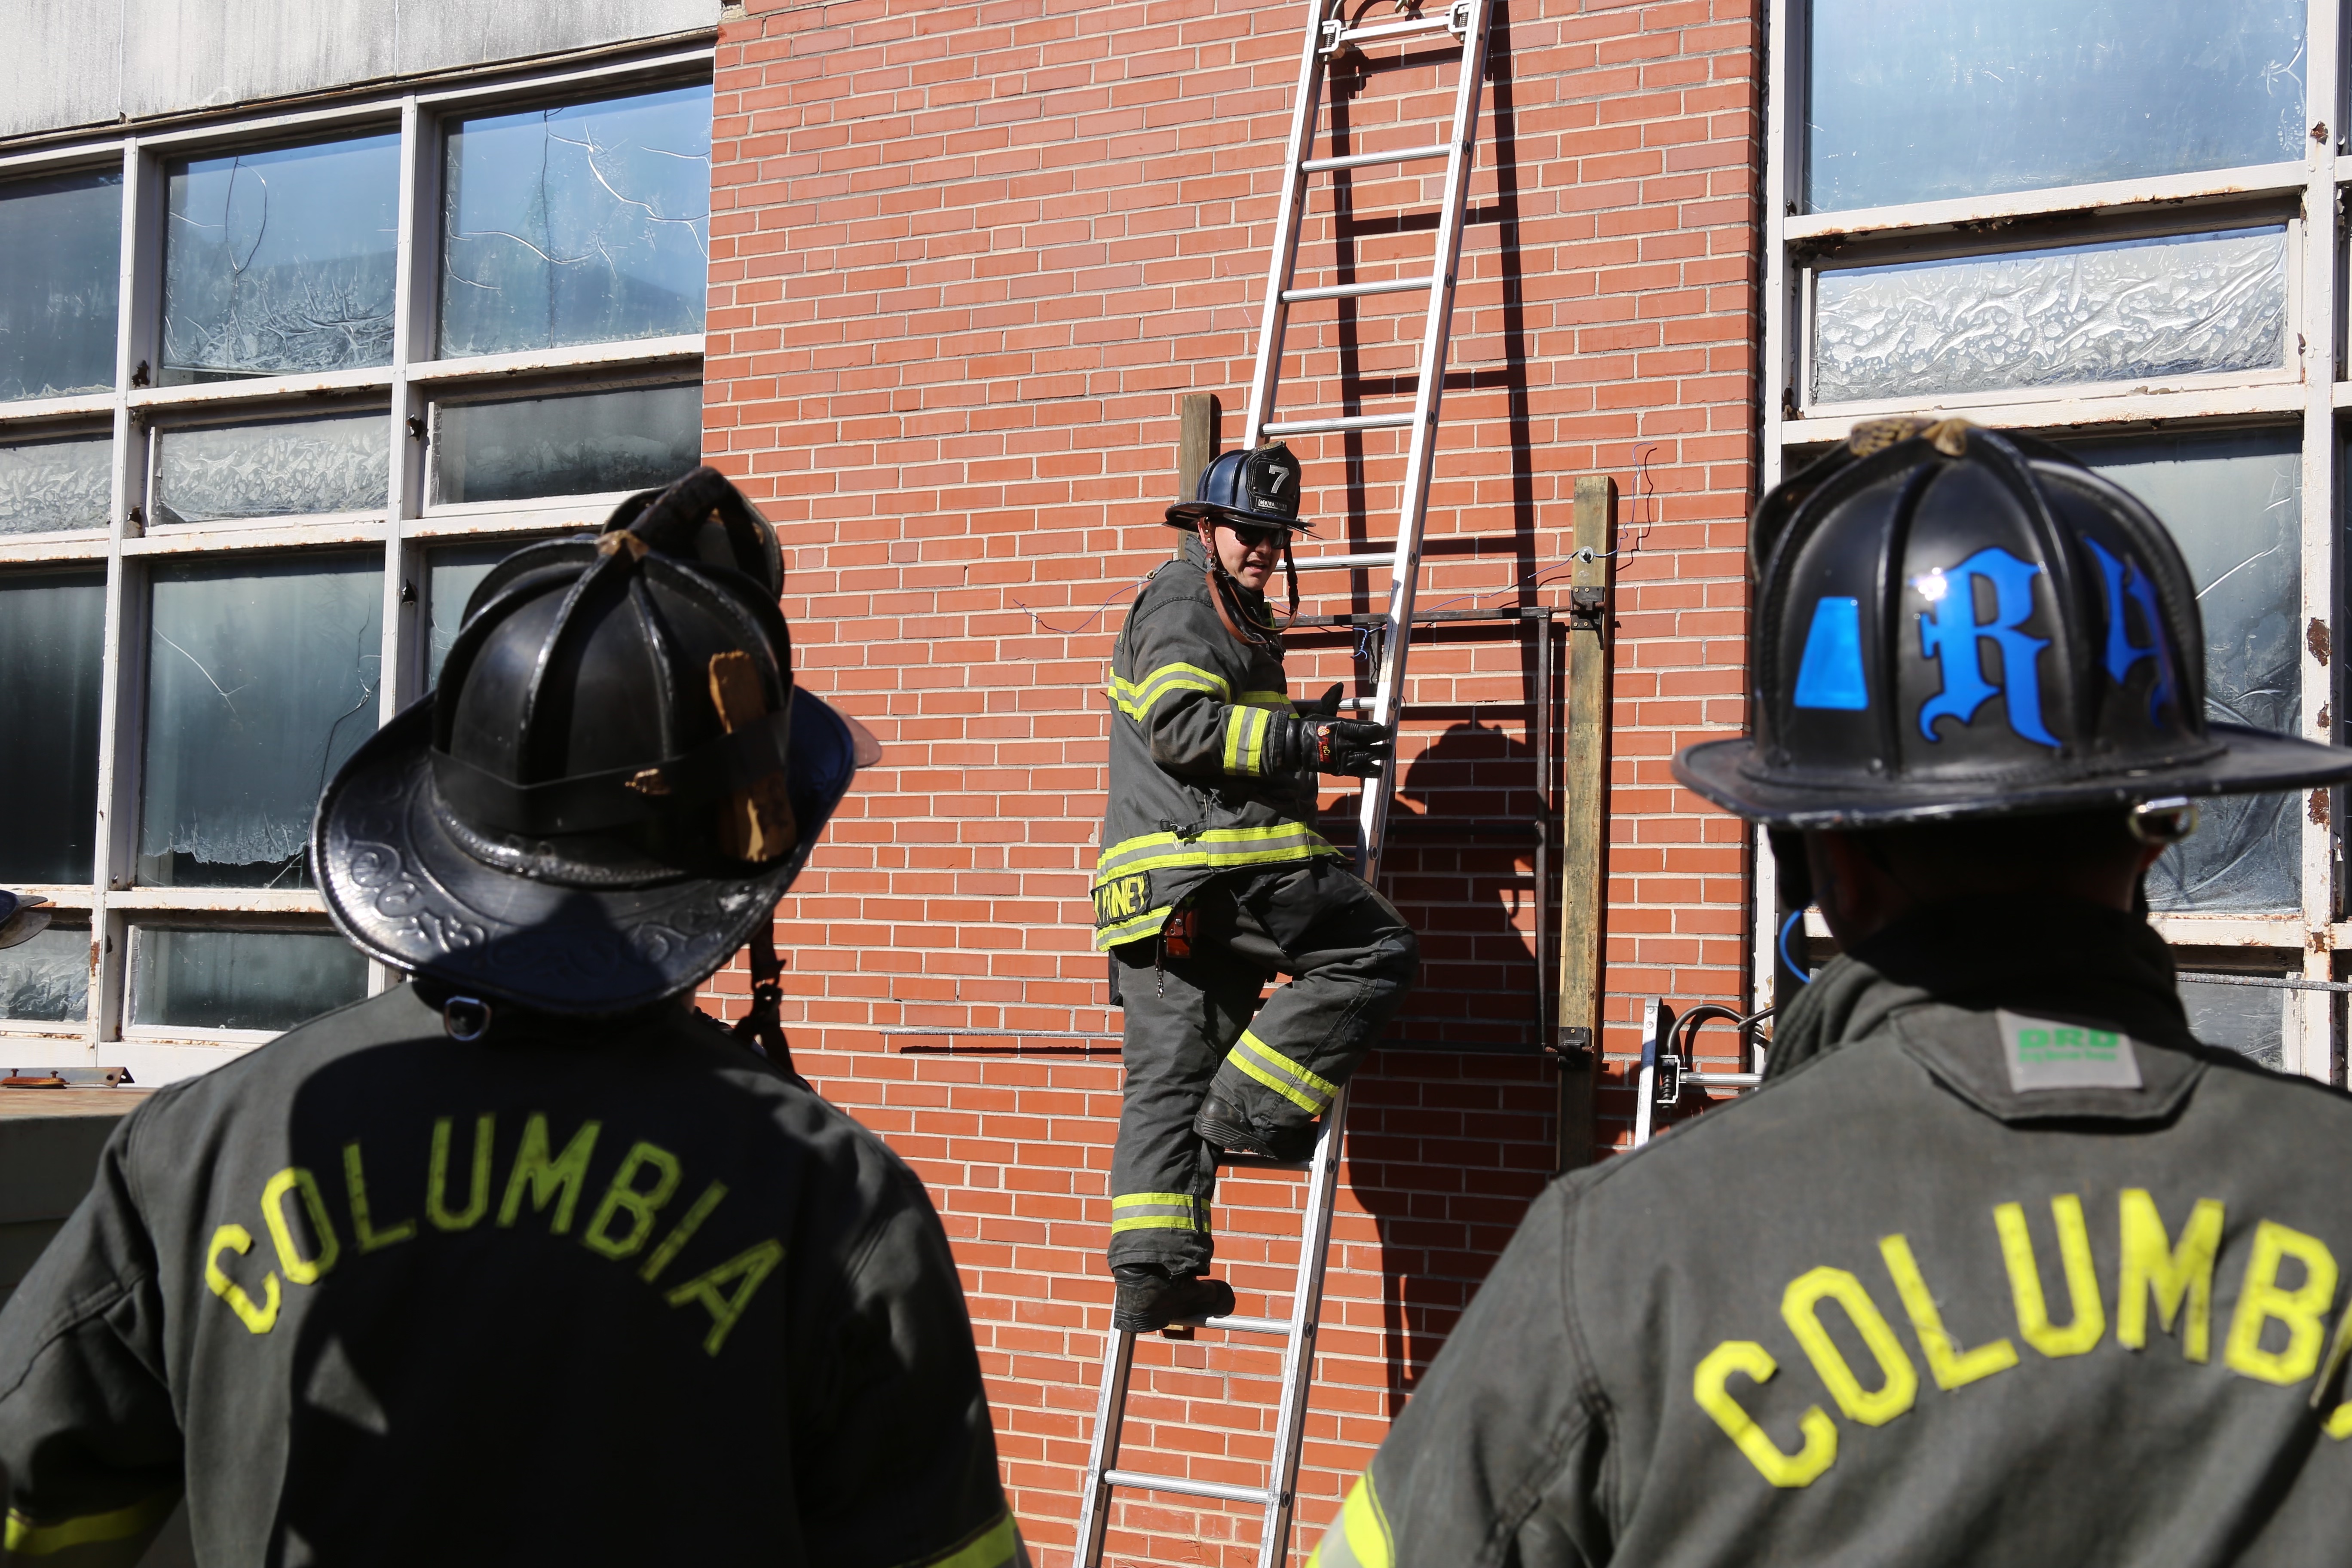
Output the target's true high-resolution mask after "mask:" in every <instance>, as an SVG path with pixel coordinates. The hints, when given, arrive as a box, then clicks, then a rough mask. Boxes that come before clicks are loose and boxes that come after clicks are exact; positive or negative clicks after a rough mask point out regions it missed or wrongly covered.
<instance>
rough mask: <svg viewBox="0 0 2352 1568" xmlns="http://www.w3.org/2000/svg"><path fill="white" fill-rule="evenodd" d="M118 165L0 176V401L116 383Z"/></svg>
mask: <svg viewBox="0 0 2352 1568" xmlns="http://www.w3.org/2000/svg"><path fill="white" fill-rule="evenodd" d="M121 258H122V172H121V170H120V169H115V170H110V171H109V172H107V173H104V174H60V175H58V176H56V177H54V178H51V179H46V180H20V181H12V182H10V183H9V184H5V185H0V400H6V399H10V398H18V397H64V396H68V395H72V394H74V393H78V392H105V391H108V390H109V389H110V388H111V387H112V386H113V385H114V314H115V296H116V294H117V292H118V291H119V289H120V286H121Z"/></svg>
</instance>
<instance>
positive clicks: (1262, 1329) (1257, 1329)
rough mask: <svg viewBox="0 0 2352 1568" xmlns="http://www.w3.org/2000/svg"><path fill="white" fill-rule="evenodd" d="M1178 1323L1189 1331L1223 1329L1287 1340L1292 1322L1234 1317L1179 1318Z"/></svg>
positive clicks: (1287, 1320)
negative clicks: (1280, 1337) (1273, 1336)
mask: <svg viewBox="0 0 2352 1568" xmlns="http://www.w3.org/2000/svg"><path fill="white" fill-rule="evenodd" d="M1177 1321H1178V1322H1179V1323H1180V1324H1181V1325H1182V1326H1183V1327H1185V1328H1188V1329H1223V1330H1224V1331H1226V1332H1228V1333H1234V1334H1280V1335H1282V1336H1283V1337H1284V1338H1285V1339H1287V1338H1289V1336H1290V1320H1289V1319H1288V1318H1244V1317H1240V1316H1234V1317H1231V1318H1179V1319H1178V1320H1177Z"/></svg>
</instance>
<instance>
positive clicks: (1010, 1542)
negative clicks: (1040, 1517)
mask: <svg viewBox="0 0 2352 1568" xmlns="http://www.w3.org/2000/svg"><path fill="white" fill-rule="evenodd" d="M1020 1550H1021V1531H1020V1530H1019V1529H1018V1528H1017V1527H1015V1526H1014V1524H1013V1514H1012V1510H1009V1509H1008V1510H1006V1511H1004V1512H1003V1513H1001V1514H998V1515H997V1516H996V1521H995V1522H994V1523H993V1524H991V1525H990V1526H988V1527H987V1528H986V1529H985V1530H982V1531H981V1532H980V1533H979V1534H978V1535H975V1536H973V1537H971V1539H970V1540H969V1541H966V1542H964V1543H963V1544H961V1545H960V1546H957V1547H955V1548H954V1549H953V1550H951V1551H950V1552H948V1553H947V1555H946V1556H944V1557H926V1558H924V1559H923V1560H922V1561H921V1562H920V1563H910V1564H908V1568H1011V1565H1012V1564H1013V1563H1015V1562H1017V1561H1019V1558H1020Z"/></svg>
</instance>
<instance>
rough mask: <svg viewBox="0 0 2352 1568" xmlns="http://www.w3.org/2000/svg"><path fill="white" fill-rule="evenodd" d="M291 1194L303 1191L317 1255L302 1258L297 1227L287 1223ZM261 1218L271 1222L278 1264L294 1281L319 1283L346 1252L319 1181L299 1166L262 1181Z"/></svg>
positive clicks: (304, 1208) (303, 1206) (292, 1166)
mask: <svg viewBox="0 0 2352 1568" xmlns="http://www.w3.org/2000/svg"><path fill="white" fill-rule="evenodd" d="M288 1193H299V1194H302V1210H303V1212H304V1213H305V1214H306V1215H309V1216H310V1234H311V1237H312V1238H313V1239H314V1240H316V1241H317V1242H318V1244H319V1256H317V1257H316V1258H305V1257H303V1256H302V1252H301V1249H300V1248H299V1247H297V1246H295V1244H294V1229H293V1227H292V1226H289V1225H288V1224H287V1223H286V1194H288ZM261 1217H262V1218H263V1219H264V1220H265V1221H267V1222H268V1226H269V1239H270V1240H271V1241H274V1242H276V1243H277V1244H278V1268H282V1269H284V1270H285V1271H286V1278H287V1279H288V1280H289V1281H290V1282H292V1283H293V1284H296V1285H315V1284H317V1283H318V1282H319V1277H320V1275H322V1274H324V1273H326V1272H327V1271H328V1270H329V1269H331V1268H334V1266H335V1259H336V1258H341V1256H342V1254H343V1244H342V1243H341V1242H340V1241H338V1240H337V1239H336V1238H335V1224H334V1221H332V1220H331V1219H330V1218H328V1217H327V1200H326V1199H325V1198H323V1197H321V1196H320V1194H319V1184H318V1181H317V1180H316V1179H315V1178H314V1177H312V1175H311V1174H310V1172H308V1171H306V1170H304V1169H303V1168H302V1167H301V1166H299V1165H289V1166H288V1167H287V1168H286V1169H284V1170H282V1171H280V1172H278V1173H277V1174H276V1175H274V1176H272V1177H270V1178H269V1180H268V1182H267V1183H266V1184H263V1186H262V1189H261Z"/></svg>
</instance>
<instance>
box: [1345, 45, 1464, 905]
mask: <svg viewBox="0 0 2352 1568" xmlns="http://www.w3.org/2000/svg"><path fill="white" fill-rule="evenodd" d="M1464 9H1465V7H1464V6H1457V7H1455V12H1456V14H1460V13H1461V12H1462V11H1463V10H1464ZM1466 10H1467V13H1468V16H1467V19H1468V22H1469V26H1467V27H1465V29H1464V30H1463V38H1462V67H1461V79H1459V80H1458V81H1456V82H1455V83H1454V133H1453V135H1452V137H1451V138H1450V139H1449V145H1450V149H1451V150H1450V151H1449V152H1448V153H1447V154H1446V159H1445V195H1444V198H1443V200H1442V202H1441V204H1440V205H1439V209H1438V219H1437V223H1438V228H1437V253H1436V255H1435V257H1434V258H1433V259H1432V265H1431V268H1430V276H1431V278H1432V279H1433V280H1434V281H1435V283H1436V285H1437V286H1436V287H1435V288H1433V289H1431V290H1430V293H1429V309H1428V311H1427V312H1426V315H1425V317H1424V319H1423V326H1422V337H1421V374H1420V384H1419V385H1418V386H1416V387H1415V388H1414V391H1413V404H1412V415H1413V418H1412V446H1411V447H1410V448H1409V450H1408V451H1407V453H1406V457H1405V481H1404V497H1403V499H1404V508H1403V511H1402V515H1400V516H1399V518H1398V519H1397V542H1396V562H1395V564H1394V565H1392V566H1391V568H1390V572H1389V616H1388V619H1389V633H1388V636H1387V637H1384V638H1383V639H1381V672H1380V679H1379V682H1378V684H1377V685H1376V686H1375V687H1374V688H1373V698H1372V710H1371V715H1370V717H1371V721H1372V722H1374V723H1376V724H1393V723H1395V722H1396V718H1397V710H1398V708H1399V707H1400V706H1401V704H1402V701H1403V698H1404V679H1405V657H1406V654H1407V653H1408V651H1409V650H1410V647H1411V645H1412V606H1413V598H1414V595H1415V593H1416V591H1417V589H1418V587H1419V585H1420V581H1421V547H1422V531H1423V525H1424V524H1425V523H1426V521H1428V515H1429V481H1430V477H1431V474H1432V472H1433V469H1434V467H1435V464H1436V459H1437V416H1438V410H1439V409H1440V407H1441V406H1442V405H1444V395H1445V358H1446V349H1447V347H1448V345H1449V344H1450V342H1452V337H1453V330H1454V290H1455V289H1457V288H1458V287H1459V285H1460V279H1461V271H1462V230H1463V227H1464V220H1465V218H1466V216H1468V212H1469V205H1470V175H1471V172H1472V170H1473V169H1474V168H1475V165H1476V163H1477V157H1476V148H1477V140H1478V109H1479V100H1480V96H1481V93H1482V90H1483V89H1484V87H1485V83H1486V33H1487V23H1488V21H1489V19H1490V18H1491V16H1492V15H1493V12H1494V5H1493V0H1467V5H1466ZM1393 766H1394V764H1393V763H1391V767H1393ZM1395 796H1396V790H1395V787H1394V784H1393V781H1391V779H1389V778H1388V777H1386V776H1383V777H1382V779H1381V788H1379V789H1376V790H1375V789H1367V790H1364V791H1363V792H1362V793H1361V794H1360V796H1359V797H1358V817H1359V821H1358V825H1357V826H1358V831H1357V837H1356V843H1357V846H1358V849H1359V857H1358V858H1359V860H1360V865H1359V867H1358V869H1359V870H1360V872H1361V873H1362V876H1363V879H1364V880H1365V881H1367V882H1370V881H1371V880H1373V879H1375V878H1376V877H1377V876H1378V875H1379V874H1380V857H1381V840H1382V838H1383V837H1384V835H1385V833H1386V831H1387V828H1388V820H1389V806H1390V804H1391V802H1392V801H1393V800H1394V799H1395Z"/></svg>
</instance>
